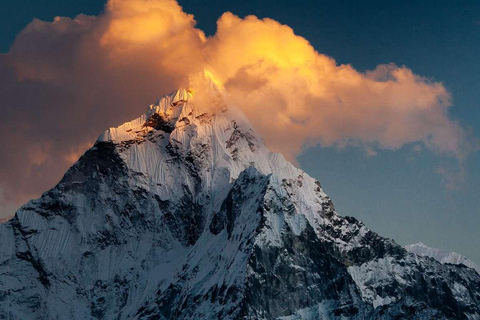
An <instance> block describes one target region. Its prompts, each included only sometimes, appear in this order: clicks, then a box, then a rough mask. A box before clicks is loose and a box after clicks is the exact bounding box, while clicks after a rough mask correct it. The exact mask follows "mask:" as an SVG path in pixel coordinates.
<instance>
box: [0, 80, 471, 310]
mask: <svg viewBox="0 0 480 320" xmlns="http://www.w3.org/2000/svg"><path fill="white" fill-rule="evenodd" d="M226 95H227V93H225V92H224V90H223V89H222V88H221V86H219V85H218V84H217V83H216V81H215V80H214V79H213V78H211V77H208V75H206V76H198V77H197V78H195V79H192V82H191V85H190V88H189V90H186V89H180V90H178V91H175V92H173V93H171V94H169V95H166V96H164V97H162V98H161V99H160V100H159V101H158V102H157V103H155V104H153V105H151V106H150V107H149V108H148V110H147V112H146V113H145V114H144V115H142V116H141V117H139V118H137V119H135V120H133V121H131V122H127V123H125V124H123V125H121V126H119V127H118V128H110V129H109V130H107V131H105V132H104V133H103V134H102V135H101V136H100V137H99V139H98V141H97V142H96V143H95V145H94V146H93V147H92V148H91V149H89V150H87V151H86V152H85V154H84V155H83V156H82V157H81V158H80V159H79V160H78V161H77V162H76V163H75V164H74V165H73V166H72V167H71V168H70V169H69V170H68V171H67V173H66V174H65V176H64V177H63V178H62V179H61V181H60V182H59V183H58V185H56V186H55V187H54V188H53V189H51V190H49V191H47V192H46V193H44V194H43V195H42V196H41V197H40V198H39V199H36V200H32V201H30V202H28V203H27V204H26V205H24V206H23V207H22V208H21V209H19V210H18V212H17V213H16V214H15V216H14V218H12V219H11V220H10V221H8V222H6V223H4V224H1V225H0V274H1V277H0V318H2V319H66V318H71V319H292V320H293V319H347V318H349V319H479V318H480V275H479V274H478V273H476V272H475V270H473V269H470V268H467V267H464V266H463V265H453V264H442V263H440V262H438V261H436V260H434V259H432V258H429V257H422V256H418V255H415V254H412V253H409V252H408V251H407V250H405V249H404V248H402V247H401V246H399V245H397V244H396V243H395V242H394V241H393V240H390V239H387V238H383V237H381V236H379V235H377V234H376V233H375V232H373V231H371V230H369V229H368V228H367V227H366V226H365V225H364V224H363V223H362V222H360V221H358V220H357V219H355V218H353V217H342V216H340V215H339V214H337V212H336V211H335V210H334V207H333V204H332V202H331V200H330V198H329V197H328V196H327V195H326V194H325V193H324V192H323V189H322V187H321V185H320V183H319V182H318V181H316V180H315V179H313V178H311V177H310V176H308V175H307V174H306V173H305V172H303V171H302V170H300V169H298V168H296V167H294V166H293V165H292V164H290V163H289V162H288V161H286V160H285V159H284V157H283V156H282V155H280V154H278V153H272V152H270V151H269V150H268V149H267V148H266V146H265V145H264V143H263V141H262V139H261V138H260V137H259V135H258V133H257V132H256V131H255V130H254V129H253V128H252V127H251V125H250V124H249V122H248V120H247V119H246V118H245V117H244V116H243V115H242V113H241V112H240V111H239V110H237V109H235V108H234V107H233V106H230V105H228V103H227V102H226V99H225V96H226ZM272 125H275V124H274V123H272Z"/></svg>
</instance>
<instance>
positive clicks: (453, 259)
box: [404, 242, 480, 274]
mask: <svg viewBox="0 0 480 320" xmlns="http://www.w3.org/2000/svg"><path fill="white" fill-rule="evenodd" d="M404 248H405V249H406V250H407V251H408V252H411V253H414V254H416V255H419V256H422V257H431V258H433V259H435V260H437V261H438V262H440V263H450V264H462V265H464V266H467V267H469V268H472V269H475V270H477V272H478V273H479V274H480V266H478V265H476V264H475V263H474V262H473V261H471V260H469V259H467V258H465V257H464V256H462V255H460V254H458V253H456V252H451V251H446V250H441V249H436V248H430V247H428V246H426V245H425V244H424V243H422V242H419V243H415V244H410V245H407V246H405V247H404Z"/></svg>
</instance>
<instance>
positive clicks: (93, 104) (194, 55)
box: [0, 0, 468, 204]
mask: <svg viewBox="0 0 480 320" xmlns="http://www.w3.org/2000/svg"><path fill="white" fill-rule="evenodd" d="M204 69H207V70H209V71H210V72H211V73H212V74H214V75H215V77H216V78H217V79H219V80H220V81H221V82H222V83H223V84H224V86H225V88H226V89H227V91H228V93H229V98H230V99H231V102H232V103H234V104H236V105H238V106H239V107H241V108H242V109H243V111H244V112H245V113H246V114H247V116H248V117H249V119H250V120H251V122H252V123H253V125H254V126H255V127H256V128H257V130H258V131H259V132H260V133H261V134H262V135H263V137H264V139H265V141H266V143H267V145H268V146H269V147H270V148H271V149H272V150H274V151H279V152H282V153H284V154H285V155H286V156H287V157H288V158H289V159H294V158H295V156H296V155H297V154H298V153H299V152H301V150H302V148H304V147H305V146H310V145H316V144H320V145H321V146H324V147H327V146H333V145H338V146H345V145H350V144H353V145H358V146H364V147H365V148H366V150H370V152H375V150H376V149H382V148H383V149H398V148H401V147H402V146H404V145H406V144H409V143H412V142H423V143H424V144H425V146H426V147H427V148H428V149H430V150H432V151H434V152H437V153H440V154H447V155H450V156H454V157H457V158H463V157H464V156H465V155H466V153H467V152H468V141H467V135H466V131H465V130H464V128H462V127H461V126H460V125H459V123H458V122H457V121H454V120H452V119H451V118H450V117H449V115H448V108H449V106H450V105H451V96H450V94H449V92H448V91H447V90H446V89H445V87H444V86H443V85H442V84H441V83H438V82H431V81H429V80H428V79H426V78H424V77H422V76H419V75H416V74H414V73H413V72H412V71H411V70H410V69H408V68H407V67H397V66H395V65H393V64H389V65H379V66H378V67H377V68H375V69H374V70H371V71H368V72H364V73H362V72H358V71H356V70H355V69H354V68H353V67H352V66H350V65H338V64H337V63H336V62H335V60H334V59H332V58H331V57H328V56H326V55H323V54H321V53H319V52H317V51H316V50H315V49H314V48H313V47H312V45H311V44H310V43H309V42H308V41H307V40H306V39H304V38H302V37H301V36H298V35H296V34H295V33H294V31H293V30H292V29H291V28H290V27H288V26H286V25H282V24H280V23H278V22H277V21H274V20H271V19H258V18H257V17H255V16H247V17H245V18H243V19H242V18H240V17H237V16H235V15H234V14H232V13H230V12H226V13H224V14H223V15H222V16H221V17H220V18H219V20H218V21H217V32H216V34H215V35H213V36H211V37H206V36H205V34H204V33H203V31H201V30H199V29H197V28H195V20H194V17H193V16H192V15H190V14H187V13H185V12H184V11H183V9H182V8H181V7H180V6H179V5H178V3H177V2H176V1H173V0H148V1H147V0H110V1H108V3H107V4H106V6H105V10H104V12H103V13H102V14H100V15H99V16H87V15H78V16H77V17H75V18H74V19H70V18H65V17H56V18H55V19H54V21H52V22H44V21H40V20H36V19H35V20H33V21H32V22H31V23H30V24H28V25H27V26H26V28H25V29H24V30H23V31H21V32H20V34H19V35H18V36H17V38H16V40H15V42H14V43H13V45H12V47H11V49H10V51H9V52H8V53H7V54H3V55H0V97H1V100H0V104H1V107H0V134H1V136H2V139H1V140H0V150H1V152H0V163H1V164H2V165H1V169H0V191H3V192H0V200H1V201H2V203H3V204H6V203H14V202H23V201H25V200H26V199H28V198H30V197H34V196H38V195H39V193H40V192H42V191H44V190H46V189H48V188H49V187H51V186H53V185H54V184H55V183H56V182H57V181H58V180H59V179H60V177H61V175H62V174H63V173H64V172H65V170H66V169H67V168H68V166H70V165H71V164H72V163H73V162H74V161H75V160H76V159H77V158H78V156H79V155H81V153H83V151H84V150H85V149H86V148H88V146H90V145H92V143H93V142H94V141H95V138H96V137H97V136H98V135H99V134H100V133H101V132H102V131H103V130H105V129H106V128H107V127H109V126H116V125H119V124H121V123H123V122H125V121H128V120H130V119H132V118H134V117H136V116H138V115H139V114H141V113H142V112H144V108H145V107H146V106H147V105H148V104H150V103H152V102H153V101H155V100H156V99H157V98H158V97H159V96H161V95H162V94H165V93H168V92H170V91H172V90H174V89H176V88H177V87H179V86H181V85H184V84H185V83H186V81H187V79H188V76H189V75H190V74H193V73H197V72H200V71H202V70H204Z"/></svg>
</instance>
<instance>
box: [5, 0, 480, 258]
mask: <svg viewBox="0 0 480 320" xmlns="http://www.w3.org/2000/svg"><path fill="white" fill-rule="evenodd" d="M179 2H180V5H182V6H183V7H184V10H185V11H186V12H188V13H192V14H194V15H195V19H196V20H197V27H199V28H200V29H202V30H204V31H205V32H206V34H207V35H213V34H214V33H215V30H216V24H215V23H216V20H217V19H218V17H219V16H221V14H222V13H223V12H225V11H231V12H233V13H234V14H236V15H239V16H241V17H243V16H245V15H249V14H254V15H257V16H258V17H260V18H263V17H270V18H273V19H275V20H277V21H279V22H281V23H283V24H287V25H289V26H290V27H292V28H293V30H294V31H295V33H296V34H298V35H300V36H302V37H304V38H306V39H307V40H309V41H310V42H311V44H312V45H313V46H314V48H315V49H316V50H317V51H319V52H320V53H324V54H327V55H329V56H331V57H333V58H334V59H336V61H337V63H339V64H351V65H352V66H354V67H355V68H356V69H357V70H359V71H365V70H370V69H373V68H375V66H377V65H378V64H382V63H395V64H397V65H399V66H402V65H406V66H407V67H409V68H411V69H412V70H413V71H414V72H415V73H417V74H420V75H422V76H426V77H428V78H430V79H432V80H433V81H439V82H442V83H443V84H444V86H445V87H446V88H447V89H448V90H449V91H450V93H451V94H452V96H453V106H452V107H451V109H450V115H451V117H452V118H453V119H456V120H459V121H460V122H461V123H462V124H463V126H464V127H470V128H471V130H472V131H473V132H474V134H475V135H476V136H477V137H478V136H479V131H480V108H479V105H478V104H479V101H480V90H479V89H478V88H479V87H480V63H479V58H478V53H479V52H480V2H478V1H398V2H393V1H368V2H366V1H365V2H360V1H295V2H292V1H273V0H265V1H250V0H249V1H236V2H227V1H219V0H213V1H179ZM103 5H104V1H93V0H89V1H72V0H64V1H59V0H55V1H42V2H40V1H20V2H14V1H4V3H3V8H2V10H1V12H0V51H1V52H7V51H8V48H9V46H10V45H11V44H12V42H13V40H14V38H15V35H16V34H17V33H18V32H19V31H20V30H21V29H23V28H24V27H25V25H26V24H27V23H28V22H30V21H31V20H32V19H33V18H39V19H42V20H46V21H51V20H52V19H53V17H55V16H70V17H74V16H75V15H77V14H78V13H85V14H98V13H100V12H101V11H102V9H103ZM298 161H299V163H300V165H301V167H302V168H303V169H304V170H305V171H306V172H307V173H309V174H310V175H312V176H314V177H315V178H317V179H318V180H319V181H320V182H321V183H322V186H323V187H324V189H325V191H326V192H327V193H328V194H329V195H330V196H331V198H332V199H333V201H334V204H335V206H336V209H337V211H338V212H339V213H340V214H342V215H351V216H355V217H357V218H358V219H360V220H362V221H364V222H365V223H366V225H367V226H368V227H370V228H371V229H373V230H374V231H376V232H378V233H379V234H381V235H383V236H386V237H390V238H393V239H395V240H396V241H398V242H399V243H400V244H409V243H414V242H419V241H422V242H424V243H426V244H427V245H430V246H433V247H439V248H443V249H449V250H453V251H456V252H459V253H461V254H463V255H465V256H467V257H468V258H470V259H472V260H474V261H475V262H477V263H480V248H479V245H480V231H479V230H480V198H479V197H478V191H479V190H480V154H479V152H476V153H473V154H470V155H469V157H468V158H467V159H466V160H465V163H464V168H465V178H464V180H463V181H460V182H459V183H457V185H456V189H454V190H452V189H451V188H447V187H446V184H445V181H444V176H442V175H441V174H439V173H438V172H437V171H438V168H439V167H441V166H445V165H446V166H454V165H455V164H452V159H449V158H448V157H444V156H441V155H438V154H435V153H433V152H431V151H427V150H425V149H423V150H421V151H412V148H411V146H406V147H404V148H402V149H400V150H396V151H392V150H386V151H381V150H380V151H378V154H377V155H376V156H367V155H366V153H365V152H364V151H363V150H361V149H359V148H355V147H347V148H345V149H337V148H321V147H311V148H309V149H307V150H305V151H304V152H303V153H302V154H301V155H300V156H299V157H298Z"/></svg>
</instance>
